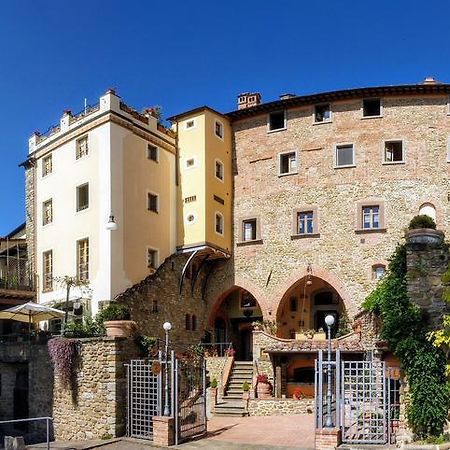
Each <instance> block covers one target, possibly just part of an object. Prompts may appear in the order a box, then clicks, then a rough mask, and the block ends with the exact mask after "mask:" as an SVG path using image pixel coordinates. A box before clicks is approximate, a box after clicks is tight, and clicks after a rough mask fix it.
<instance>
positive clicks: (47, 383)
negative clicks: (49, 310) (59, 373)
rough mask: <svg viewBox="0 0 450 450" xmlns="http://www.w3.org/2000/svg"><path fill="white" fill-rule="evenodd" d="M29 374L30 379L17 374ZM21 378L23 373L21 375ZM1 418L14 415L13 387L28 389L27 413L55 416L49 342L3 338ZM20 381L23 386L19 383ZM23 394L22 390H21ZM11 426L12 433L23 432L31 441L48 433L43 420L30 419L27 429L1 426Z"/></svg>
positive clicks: (0, 376)
mask: <svg viewBox="0 0 450 450" xmlns="http://www.w3.org/2000/svg"><path fill="white" fill-rule="evenodd" d="M19 373H21V374H23V375H24V376H25V377H26V376H27V378H28V380H26V379H25V380H18V375H17V374H19ZM19 377H20V378H21V376H20V375H19ZM0 378H1V390H0V420H11V419H14V389H15V388H16V387H21V388H22V389H25V391H23V394H22V395H25V396H26V390H28V402H27V403H28V414H26V416H27V417H48V416H50V417H51V416H52V406H53V367H52V364H51V362H50V358H49V355H48V349H47V345H46V344H40V343H34V342H15V343H7V342H4V343H2V344H1V345H0ZM17 383H20V386H19V384H17ZM19 395H20V394H19ZM7 430H9V431H10V433H11V434H12V435H17V434H19V435H21V436H24V437H25V439H26V441H27V442H29V443H36V442H42V441H43V440H45V436H46V425H45V422H44V421H39V422H30V423H29V426H28V429H21V430H18V431H17V432H15V431H13V429H12V428H11V427H7V428H1V429H0V435H1V434H2V432H5V431H7Z"/></svg>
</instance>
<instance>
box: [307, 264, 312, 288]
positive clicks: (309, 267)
mask: <svg viewBox="0 0 450 450" xmlns="http://www.w3.org/2000/svg"><path fill="white" fill-rule="evenodd" d="M306 272H307V275H306V286H311V285H312V279H311V278H312V267H311V264H310V263H308V266H307V267H306Z"/></svg>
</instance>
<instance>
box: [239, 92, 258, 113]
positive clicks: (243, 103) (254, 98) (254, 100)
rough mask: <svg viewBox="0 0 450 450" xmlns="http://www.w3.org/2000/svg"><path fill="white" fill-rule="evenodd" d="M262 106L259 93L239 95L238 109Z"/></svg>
mask: <svg viewBox="0 0 450 450" xmlns="http://www.w3.org/2000/svg"><path fill="white" fill-rule="evenodd" d="M259 104H261V94H260V93H259V92H244V93H243V94H239V95H238V109H245V108H250V107H252V106H257V105H259Z"/></svg>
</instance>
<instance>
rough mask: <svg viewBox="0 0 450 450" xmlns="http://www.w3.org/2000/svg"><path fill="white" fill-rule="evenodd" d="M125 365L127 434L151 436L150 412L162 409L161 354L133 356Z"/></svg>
mask: <svg viewBox="0 0 450 450" xmlns="http://www.w3.org/2000/svg"><path fill="white" fill-rule="evenodd" d="M126 368H127V436H130V437H135V438H140V439H152V438H153V420H152V418H153V416H159V415H161V411H162V401H161V400H162V396H161V393H162V387H163V383H162V370H161V369H162V361H161V358H158V359H154V360H148V359H133V360H131V361H130V364H126Z"/></svg>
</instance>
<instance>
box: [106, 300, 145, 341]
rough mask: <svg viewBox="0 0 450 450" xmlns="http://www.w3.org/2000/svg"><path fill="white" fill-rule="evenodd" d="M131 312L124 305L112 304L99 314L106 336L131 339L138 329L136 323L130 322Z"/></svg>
mask: <svg viewBox="0 0 450 450" xmlns="http://www.w3.org/2000/svg"><path fill="white" fill-rule="evenodd" d="M130 317H131V315H130V310H129V308H128V306H127V305H124V304H122V303H117V302H114V303H111V304H110V305H109V306H107V307H106V308H105V309H103V310H101V311H100V312H99V314H98V320H99V322H103V325H104V327H105V329H106V336H110V337H130V336H132V335H133V334H134V331H135V329H136V322H134V321H132V320H130Z"/></svg>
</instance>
